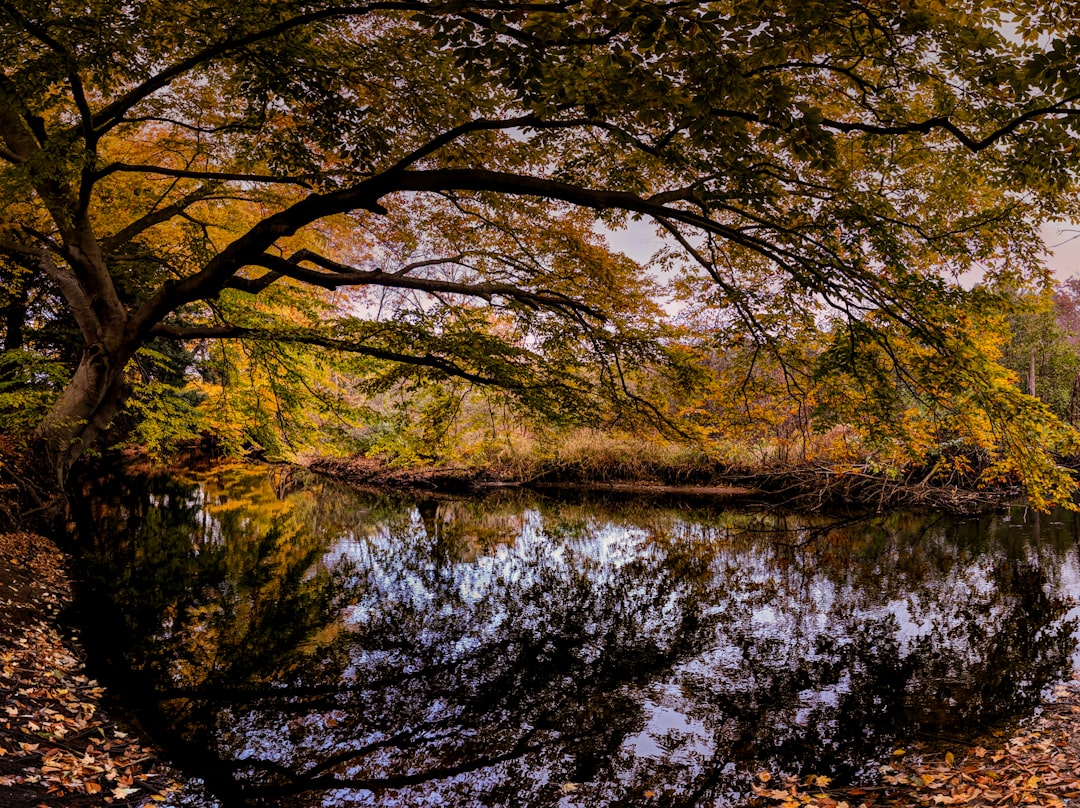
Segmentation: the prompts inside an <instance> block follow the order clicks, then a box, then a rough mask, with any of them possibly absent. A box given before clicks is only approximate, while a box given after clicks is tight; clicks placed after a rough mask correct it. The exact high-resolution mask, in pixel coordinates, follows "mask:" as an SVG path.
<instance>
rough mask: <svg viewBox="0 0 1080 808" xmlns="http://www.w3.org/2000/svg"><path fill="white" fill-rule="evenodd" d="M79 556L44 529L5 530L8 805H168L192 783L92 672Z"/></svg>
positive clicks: (0, 774) (0, 773)
mask: <svg viewBox="0 0 1080 808" xmlns="http://www.w3.org/2000/svg"><path fill="white" fill-rule="evenodd" d="M70 560H71V559H70V556H69V555H68V554H67V553H65V552H64V551H63V550H61V549H60V548H59V547H58V546H57V545H56V543H55V542H53V541H52V540H50V539H48V538H46V537H44V536H41V535H39V534H36V533H27V532H9V533H0V620H2V621H3V625H4V629H3V630H2V631H0V694H3V696H2V701H0V709H2V712H0V790H2V791H3V795H2V797H0V804H2V805H4V806H27V808H31V806H32V807H33V808H37V806H49V808H53V807H55V808H91V807H92V806H101V805H112V806H146V805H164V804H166V803H169V802H170V799H171V797H173V796H178V795H179V794H180V793H181V792H182V791H183V790H184V788H185V786H184V784H183V778H182V776H181V775H179V774H178V773H177V772H175V771H173V770H171V769H170V768H169V767H168V765H167V764H166V763H165V758H164V753H163V752H162V750H160V749H158V748H157V747H156V746H155V745H154V744H153V743H152V742H150V741H148V740H147V739H145V738H144V737H143V736H142V733H140V732H139V730H138V729H137V728H136V727H134V726H133V724H132V722H131V720H130V719H129V718H127V717H126V716H124V715H123V707H122V702H119V704H120V708H119V709H117V707H116V705H117V703H118V698H119V697H118V696H117V695H116V694H112V693H109V692H108V691H107V689H106V688H105V687H103V686H102V685H101V684H100V683H99V682H97V681H96V680H94V679H93V678H91V677H90V676H89V674H88V673H87V670H86V652H85V650H84V649H83V648H82V645H81V643H80V641H79V638H78V632H77V631H76V630H75V629H72V628H70V627H68V626H67V625H65V623H66V621H65V619H64V615H65V612H66V610H68V609H71V608H72V606H73V597H74V596H73V589H72V581H71V577H70V575H69V572H68V569H69V565H70Z"/></svg>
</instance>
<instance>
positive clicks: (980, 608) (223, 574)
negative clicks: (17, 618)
mask: <svg viewBox="0 0 1080 808" xmlns="http://www.w3.org/2000/svg"><path fill="white" fill-rule="evenodd" d="M245 486H246V487H245V488H244V496H238V495H233V496H227V492H228V489H222V490H214V491H211V490H210V489H208V488H207V487H205V486H203V487H198V486H196V487H195V488H194V490H192V489H190V488H189V489H187V490H186V491H168V492H164V493H158V494H155V495H154V497H153V498H152V499H151V504H152V505H153V506H154V508H155V513H157V514H158V516H155V519H157V520H158V521H161V522H162V524H164V525H166V526H167V523H168V519H171V518H174V517H173V516H168V518H166V516H167V515H168V514H180V515H181V516H183V518H184V519H187V520H188V521H187V523H186V524H188V525H189V528H188V529H187V532H185V531H184V530H177V531H175V532H174V533H168V536H171V537H173V538H175V544H168V542H166V541H165V539H164V538H160V539H155V541H157V542H158V544H154V543H153V542H151V543H150V544H148V545H147V547H148V548H151V549H147V550H145V551H143V552H144V554H146V558H145V559H143V560H144V562H145V564H146V568H145V570H143V571H139V574H140V575H142V576H143V578H144V579H147V580H149V579H150V578H152V576H153V575H154V570H157V569H163V568H167V567H168V564H173V565H176V564H180V563H183V564H186V565H188V567H187V568H188V569H189V570H190V571H189V573H188V574H193V575H196V577H199V579H200V580H203V581H204V583H203V584H201V585H200V586H196V587H192V588H190V589H189V591H178V592H177V594H176V595H175V598H176V600H175V602H174V601H169V602H166V603H165V604H164V605H160V604H157V605H153V608H157V609H163V610H164V611H162V612H161V615H162V616H160V617H157V618H154V617H153V615H152V614H151V615H150V616H149V617H147V618H146V620H148V623H147V625H150V626H153V625H155V623H154V620H156V621H157V622H156V628H155V629H153V631H152V634H151V635H150V636H149V639H151V640H152V641H153V642H154V643H157V644H158V646H159V647H157V648H155V650H154V651H153V652H150V651H149V650H146V649H140V648H134V649H133V650H131V651H129V652H127V653H128V657H127V658H128V660H129V663H128V664H130V665H132V666H134V667H136V668H137V669H138V672H139V675H140V677H141V678H142V679H152V678H154V677H158V679H159V681H160V680H161V675H160V674H158V673H153V672H152V671H151V669H153V668H154V667H155V666H157V667H158V668H159V669H160V670H164V671H169V673H168V675H167V676H166V677H165V678H166V679H169V680H171V682H172V683H173V684H174V685H185V686H190V687H192V688H194V689H195V691H196V692H197V691H198V688H201V687H207V686H210V685H213V687H216V688H218V687H225V688H227V689H230V688H231V689H233V690H234V691H237V692H242V691H243V690H244V688H246V687H249V683H252V682H254V683H257V684H258V686H259V687H262V686H263V683H265V682H269V683H271V684H272V686H273V687H274V688H276V691H275V695H273V696H272V697H270V696H267V697H262V696H260V697H258V698H256V699H255V700H254V701H252V700H249V701H246V702H244V701H239V700H237V701H236V702H235V703H229V702H228V700H225V701H222V700H221V699H217V698H215V699H214V700H210V701H207V702H206V703H205V704H201V703H200V702H199V701H198V700H197V699H196V701H193V702H190V703H189V706H188V707H185V708H184V709H185V710H189V709H190V710H192V712H191V714H190V715H188V716H187V717H186V718H184V720H186V721H191V722H192V723H191V725H190V728H188V729H185V730H184V732H186V733H189V734H190V736H191V737H194V738H196V739H197V740H196V743H197V744H198V745H199V747H200V749H202V750H206V751H203V752H202V754H204V755H209V756H210V757H209V758H208V761H210V760H211V759H212V758H215V757H216V758H220V759H221V760H222V761H229V760H231V761H235V764H234V765H232V766H231V767H227V768H226V771H227V772H228V774H227V775H225V776H226V777H227V778H238V779H240V780H242V781H243V782H244V783H245V788H246V789H249V790H250V789H255V792H253V793H259V794H261V793H264V792H260V791H258V789H266V791H265V793H266V794H271V793H277V792H273V789H274V788H281V787H283V784H284V785H289V784H290V783H294V782H295V778H297V777H301V779H302V776H308V775H305V774H304V773H305V772H306V773H308V774H310V773H311V772H313V771H317V772H318V773H319V774H320V775H324V774H329V775H332V776H333V777H335V778H347V779H348V778H352V779H353V780H355V783H354V784H353V785H352V786H351V787H349V788H337V787H334V785H333V783H326V784H324V785H320V786H319V787H318V788H314V787H312V788H311V790H310V791H303V792H299V793H300V794H301V795H302V796H297V797H295V798H294V799H296V800H298V802H296V804H297V805H304V806H307V805H316V804H322V805H326V806H333V805H364V804H370V805H378V806H389V805H409V806H412V805H427V804H431V805H439V804H441V805H448V806H472V805H502V804H519V803H520V804H523V805H562V806H566V807H567V808H570V807H571V806H579V805H580V806H592V805H597V806H600V805H607V804H620V805H635V804H637V802H635V800H639V799H640V798H641V795H642V794H644V793H645V791H653V790H656V791H657V792H658V793H663V794H666V795H667V797H666V799H669V801H670V804H671V805H687V806H689V805H690V804H694V803H693V802H692V800H712V801H717V802H718V804H730V803H731V802H737V798H738V796H739V795H742V794H745V793H746V785H747V782H748V778H750V777H752V775H753V773H754V772H756V771H758V770H760V768H761V767H763V766H768V767H772V768H775V769H777V770H787V771H793V772H797V771H803V770H805V767H806V766H811V767H814V768H815V769H816V768H817V767H820V766H829V767H833V768H835V769H838V770H840V771H841V773H843V771H844V770H845V767H846V772H847V776H859V775H860V773H865V772H867V771H869V770H871V769H872V766H869V765H868V761H871V760H872V759H873V757H874V755H875V754H877V752H878V751H879V750H880V749H882V748H884V746H886V745H888V744H889V743H890V742H891V740H892V739H893V738H896V737H903V736H904V734H905V733H907V732H915V733H916V734H917V733H918V732H921V731H926V732H929V733H941V732H944V731H948V732H953V731H957V730H962V725H963V723H964V722H969V723H972V722H981V721H984V720H985V721H993V720H996V718H995V717H1004V716H1006V715H1008V714H1009V711H1012V710H1016V709H1025V705H1028V704H1031V703H1032V699H1033V698H1037V696H1038V691H1039V689H1040V688H1041V687H1042V686H1043V685H1045V684H1046V683H1047V682H1049V681H1052V679H1053V678H1054V677H1055V676H1060V675H1064V674H1065V673H1067V672H1068V668H1069V666H1070V665H1073V664H1075V663H1076V662H1078V661H1080V659H1077V656H1076V651H1075V642H1071V643H1064V642H1063V640H1062V638H1060V637H1058V634H1059V633H1060V632H1059V631H1058V629H1057V627H1059V626H1062V625H1063V621H1066V620H1068V619H1071V618H1077V617H1080V607H1076V606H1073V605H1072V604H1071V603H1069V604H1066V605H1065V606H1058V605H1056V603H1055V598H1066V597H1068V595H1069V594H1070V593H1076V592H1078V591H1080V572H1078V565H1077V555H1076V545H1075V539H1074V538H1073V537H1072V535H1071V528H1070V527H1069V525H1068V524H1064V523H1057V524H1054V523H1051V522H1049V521H1047V522H1045V523H1044V525H1043V531H1042V535H1041V537H1040V538H1032V537H1030V536H1029V535H1028V533H1027V532H1024V531H1021V530H1020V529H1019V528H1017V527H1016V522H1011V523H1010V522H1006V521H1004V520H1000V519H998V520H984V521H983V522H982V523H980V524H979V525H975V524H973V523H969V522H954V521H951V520H940V519H938V518H936V517H933V518H932V517H914V516H903V515H898V516H889V515H886V516H883V517H878V518H876V519H871V520H868V521H866V522H864V523H854V524H840V525H838V526H833V527H830V526H829V525H828V524H827V522H826V520H821V519H817V520H798V519H794V518H787V519H785V518H780V517H775V518H774V517H772V516H770V515H768V514H716V513H708V512H703V513H702V514H700V515H695V514H690V515H687V513H686V512H673V511H664V510H661V509H652V510H650V509H647V508H645V509H642V508H640V507H637V508H629V509H625V508H624V509H623V510H620V508H619V507H617V506H606V507H604V508H599V509H596V510H592V509H590V508H589V507H586V506H581V505H573V506H569V505H560V504H557V503H550V502H548V503H542V504H535V503H527V502H526V503H524V504H521V505H518V504H509V505H507V504H503V505H498V504H496V505H494V506H491V507H490V508H483V507H481V506H479V505H477V504H475V503H462V502H451V503H427V504H420V505H414V504H412V503H408V502H399V503H396V504H395V503H389V504H388V503H386V502H382V501H380V500H376V499H373V498H370V497H368V498H366V499H365V498H364V497H360V496H357V495H353V494H349V493H348V492H343V491H340V490H336V489H334V490H330V491H329V494H328V495H327V496H324V497H323V498H321V499H319V498H316V497H313V496H312V495H310V494H308V493H306V492H302V491H301V492H299V493H295V492H294V493H291V494H289V495H288V497H285V498H282V497H281V496H277V495H273V496H268V495H267V494H266V493H265V492H264V491H262V489H260V488H259V486H258V485H257V484H256V483H254V482H250V481H247V482H245ZM260 497H261V498H262V499H260ZM263 501H265V502H267V503H269V504H267V505H265V506H263V510H264V511H265V512H268V513H270V514H271V517H267V516H264V515H260V512H259V511H258V510H257V509H255V508H254V507H253V506H252V505H251V503H252V502H255V503H258V502H263ZM125 507H126V508H127V512H126V513H125V516H124V520H125V521H137V520H138V518H139V517H138V514H139V513H140V509H139V507H138V506H135V505H130V506H125ZM144 509H145V506H144ZM146 515H147V514H145V513H143V516H144V517H145V516H146ZM153 521H154V520H147V522H146V524H147V525H150V524H151V523H152V522H153ZM312 524H313V525H315V526H316V528H315V530H316V533H314V534H312V533H311V532H310V530H311V528H310V525H312ZM170 530H172V528H170ZM274 531H278V532H277V533H275V532H274ZM305 531H307V532H306V533H305ZM279 534H280V535H279ZM312 536H314V537H315V538H312ZM268 537H269V538H268ZM271 539H272V540H271ZM298 545H302V546H305V547H307V546H310V548H311V550H312V552H313V553H314V554H313V555H312V556H311V558H310V560H305V559H306V558H307V556H305V555H304V554H303V553H300V554H297V551H296V550H295V548H296V547H297V546H298ZM153 552H157V553H160V554H163V555H161V556H160V557H158V556H154V555H153ZM294 555H295V558H294ZM185 559H186V560H185ZM192 559H197V562H196V561H193V560H192ZM195 563H197V564H198V565H201V566H200V567H199V569H204V570H205V569H207V565H213V564H217V565H218V567H215V568H213V569H211V571H210V572H200V573H196V572H194V570H195V567H192V566H191V565H192V564H195ZM296 564H300V566H290V565H296ZM214 570H217V571H214ZM290 570H292V572H290ZM200 576H201V577H200ZM215 576H217V577H215ZM283 576H284V577H283ZM289 576H292V578H291V579H290V580H293V583H291V584H289V585H288V586H287V587H286V586H285V584H279V583H276V582H277V581H278V580H279V579H281V580H284V578H288V577H289ZM327 576H329V578H328V577H327ZM328 582H332V584H333V586H332V587H331V588H330V589H326V587H327V586H328ZM280 587H285V588H280ZM290 587H291V588H290ZM319 587H323V589H319ZM150 591H152V589H151V590H150ZM324 591H325V593H328V594H326V595H325V597H327V598H329V600H328V601H327V602H328V603H333V604H335V605H334V607H333V610H331V611H328V612H327V613H326V614H325V615H324V616H321V615H319V614H307V613H305V612H304V611H303V610H304V609H306V608H309V606H308V605H307V604H309V603H314V602H318V601H319V597H323V596H322V595H320V596H319V597H315V596H313V595H311V592H324ZM334 593H336V594H334ZM278 612H280V614H278ZM271 613H272V614H273V617H267V618H266V619H267V620H271V622H270V623H268V624H267V625H265V626H264V625H262V624H261V623H260V622H259V621H260V620H261V619H262V616H263V615H264V614H271ZM1063 615H1064V616H1063ZM301 620H306V621H308V622H309V623H310V624H311V628H310V629H306V630H305V631H306V632H307V633H306V634H305V635H304V636H303V637H302V639H301V640H300V641H299V644H298V643H296V642H294V643H292V644H289V642H285V641H281V647H280V648H275V647H271V646H273V645H274V643H276V642H278V641H279V639H280V635H281V633H282V628H287V627H290V626H291V625H292V624H293V623H298V622H300V621H301ZM273 621H277V622H273ZM282 621H285V622H282ZM320 638H322V639H320ZM1066 639H1067V638H1066ZM215 643H217V644H219V645H220V649H218V648H214V647H213V646H214V644H215ZM1066 646H1067V647H1066ZM208 647H209V650H207V648H208ZM297 648H303V649H307V650H306V651H305V653H304V654H303V655H301V656H300V657H296V654H295V652H296V649H297ZM222 649H223V650H222ZM237 649H243V650H242V651H241V652H240V653H239V654H238V653H237ZM196 652H198V653H207V654H209V658H210V659H212V660H214V662H213V665H214V666H218V667H213V668H211V669H210V671H209V672H208V671H207V669H206V667H205V666H203V667H202V668H199V666H194V668H193V666H192V664H190V663H188V662H185V659H187V657H188V656H190V655H192V654H193V653H196ZM309 652H310V653H309ZM155 653H156V654H164V655H165V656H164V658H163V660H162V661H161V662H160V663H158V662H156V661H151V662H146V660H147V659H149V660H155V659H156V657H155V656H154V654H155ZM170 654H173V655H174V656H173V657H170V656H169V655H170ZM264 657H265V658H264ZM146 671H151V672H150V673H149V674H148V675H146V676H143V674H144V673H145V672H146ZM1003 673H1004V674H1008V675H1004V676H1003ZM1012 674H1015V676H1013V678H1012V679H1010V678H1009V675H1012ZM230 677H233V678H230ZM1014 680H1015V681H1014ZM188 682H190V685H188ZM1025 683H1026V684H1025ZM309 685H310V686H313V687H316V689H318V688H322V689H321V690H319V691H318V693H316V694H315V695H307V696H300V695H294V694H297V693H301V692H302V691H303V688H304V687H307V686H309ZM140 686H145V684H140ZM295 688H300V689H299V690H296V689H295ZM277 694H280V695H277ZM320 694H321V695H320ZM164 704H165V706H164V707H163V709H165V708H168V709H172V708H171V707H168V704H169V703H168V702H165V703H164ZM200 711H202V712H200ZM169 720H178V719H175V718H170V719H169ZM200 722H202V723H200ZM350 751H354V752H355V754H354V755H353V756H352V757H349V754H348V753H349V752H350ZM335 756H338V757H340V762H339V763H336V764H334V765H333V766H330V765H329V764H327V767H326V768H321V767H322V766H323V764H322V763H321V762H320V761H326V760H330V759H335ZM206 765H214V764H213V763H212V762H208V763H207V764H206ZM274 767H277V768H276V769H275V768H274ZM282 767H285V768H286V769H288V770H289V771H290V772H291V774H289V775H288V777H285V778H284V779H282V778H283V777H284V775H279V774H275V772H277V771H279V770H282ZM426 770H430V771H431V772H434V773H438V776H434V775H433V776H432V777H431V778H429V779H424V778H423V777H421V776H420V775H421V774H423V773H424V772H425V771H426ZM414 775H415V776H416V779H415V781H410V782H409V783H407V784H403V783H402V781H401V780H400V778H401V777H403V776H414ZM290 778H292V779H290ZM395 778H398V779H395ZM364 783H371V785H364ZM376 783H384V785H383V786H377V785H375V784H376ZM387 783H398V785H394V786H389V785H385V784H387ZM567 784H569V785H570V786H572V788H568V789H565V790H564V787H565V786H567ZM508 794H514V795H516V796H515V797H514V798H513V799H514V800H519V803H518V802H512V801H511V798H510V797H508V796H506V795H508ZM680 795H682V796H681V797H680ZM266 799H269V800H270V801H271V802H272V803H273V801H274V799H277V798H276V797H275V798H273V799H271V798H270V797H266ZM680 799H682V800H683V801H682V802H680V801H679V800H680ZM688 800H690V801H691V802H687V801H688ZM283 804H284V803H283ZM287 804H288V805H290V806H291V805H292V804H293V803H292V802H288V803H287Z"/></svg>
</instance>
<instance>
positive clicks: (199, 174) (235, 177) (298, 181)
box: [94, 163, 314, 189]
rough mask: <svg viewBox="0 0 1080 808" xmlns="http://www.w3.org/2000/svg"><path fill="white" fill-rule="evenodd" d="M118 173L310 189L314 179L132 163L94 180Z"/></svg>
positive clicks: (110, 167) (101, 173) (116, 166)
mask: <svg viewBox="0 0 1080 808" xmlns="http://www.w3.org/2000/svg"><path fill="white" fill-rule="evenodd" d="M120 171H126V172H136V173H140V174H160V175H162V176H163V177H178V178H180V179H189V180H210V181H217V182H260V183H271V184H277V185H299V186H300V187H302V188H308V189H310V188H311V180H312V179H314V177H279V176H274V175H271V174H244V173H238V172H229V171H192V170H191V169H186V168H168V167H166V166H151V165H138V164H133V163H110V164H109V165H107V166H105V167H104V168H102V169H101V170H100V171H98V172H96V173H95V175H94V177H95V179H102V178H104V177H107V176H109V175H110V174H115V173H117V172H120Z"/></svg>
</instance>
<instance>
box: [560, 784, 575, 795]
mask: <svg viewBox="0 0 1080 808" xmlns="http://www.w3.org/2000/svg"><path fill="white" fill-rule="evenodd" d="M559 790H560V791H561V792H562V793H563V794H573V793H574V792H575V791H577V790H578V784H577V783H563V784H562V788H560V789H559Z"/></svg>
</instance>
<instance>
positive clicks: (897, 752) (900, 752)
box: [893, 749, 907, 757]
mask: <svg viewBox="0 0 1080 808" xmlns="http://www.w3.org/2000/svg"><path fill="white" fill-rule="evenodd" d="M893 754H894V755H896V756H897V757H899V756H900V755H906V754H907V750H906V749H894V750H893Z"/></svg>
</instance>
